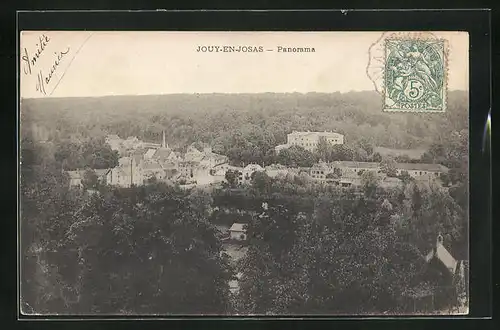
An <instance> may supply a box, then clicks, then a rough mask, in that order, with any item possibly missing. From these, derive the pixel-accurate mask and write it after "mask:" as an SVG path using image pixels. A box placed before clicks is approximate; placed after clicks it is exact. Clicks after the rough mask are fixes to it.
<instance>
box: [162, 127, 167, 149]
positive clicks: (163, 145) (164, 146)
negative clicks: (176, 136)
mask: <svg viewBox="0 0 500 330" xmlns="http://www.w3.org/2000/svg"><path fill="white" fill-rule="evenodd" d="M161 147H162V148H166V143H165V131H163V142H162V144H161Z"/></svg>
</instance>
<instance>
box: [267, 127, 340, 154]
mask: <svg viewBox="0 0 500 330" xmlns="http://www.w3.org/2000/svg"><path fill="white" fill-rule="evenodd" d="M321 139H323V140H324V141H325V142H327V143H329V144H331V145H336V144H343V143H344V136H343V135H342V134H339V133H334V132H327V131H323V132H309V131H307V132H296V131H294V132H292V133H290V134H288V135H287V143H286V144H282V145H278V146H276V147H275V151H276V152H279V151H281V150H283V149H285V148H289V147H291V146H300V147H302V148H304V149H306V150H308V151H314V150H316V148H317V146H318V143H319V141H320V140H321Z"/></svg>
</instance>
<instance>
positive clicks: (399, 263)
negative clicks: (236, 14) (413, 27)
mask: <svg viewBox="0 0 500 330" xmlns="http://www.w3.org/2000/svg"><path fill="white" fill-rule="evenodd" d="M19 46H20V48H19V66H18V69H19V70H18V72H19V77H20V91H19V92H20V107H19V111H20V117H19V118H20V172H19V173H20V178H19V180H20V181H19V182H20V199H19V204H20V218H19V225H20V226H19V228H20V251H19V253H20V267H21V269H20V306H21V312H22V314H24V315H80V316H81V315H161V316H172V315H226V316H234V315H278V316H280V315H281V316H292V315H324V316H325V315H326V316H336V315H350V316H365V315H370V316H373V315H457V314H468V306H469V299H468V278H469V275H468V274H469V262H468V260H469V241H468V228H469V216H468V214H469V211H468V208H469V205H468V204H469V198H468V180H469V170H468V169H469V165H468V163H469V162H468V161H469V153H468V141H469V130H468V125H469V123H468V118H469V97H468V91H469V80H468V79H469V77H468V72H469V69H468V65H469V60H468V58H469V56H468V49H469V37H468V34H467V33H466V32H450V31H448V32H440V31H431V32H405V31H401V32H387V33H384V32H133V31H127V32H123V31H122V32H117V31H113V32H111V31H93V32H87V31H71V32H69V31H65V32H63V31H22V33H21V36H20V43H19Z"/></svg>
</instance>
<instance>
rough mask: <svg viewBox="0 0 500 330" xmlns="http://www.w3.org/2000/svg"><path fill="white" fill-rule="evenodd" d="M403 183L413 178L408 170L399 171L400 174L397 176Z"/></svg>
mask: <svg viewBox="0 0 500 330" xmlns="http://www.w3.org/2000/svg"><path fill="white" fill-rule="evenodd" d="M397 177H398V178H399V179H400V180H401V181H403V183H408V182H410V181H412V180H413V178H412V177H411V175H410V174H409V173H408V171H401V174H399V175H398V176H397Z"/></svg>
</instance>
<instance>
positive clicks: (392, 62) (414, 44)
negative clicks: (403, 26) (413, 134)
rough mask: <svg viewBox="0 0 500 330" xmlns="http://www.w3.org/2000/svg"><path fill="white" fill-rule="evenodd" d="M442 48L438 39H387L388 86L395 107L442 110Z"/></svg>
mask: <svg viewBox="0 0 500 330" xmlns="http://www.w3.org/2000/svg"><path fill="white" fill-rule="evenodd" d="M440 48H441V49H440ZM440 50H441V51H442V47H439V46H436V44H435V42H433V43H431V42H425V41H419V40H402V41H393V40H391V41H388V43H387V52H388V55H387V59H386V61H387V62H386V70H387V72H386V81H385V87H386V97H387V98H389V99H390V100H391V101H392V103H394V107H399V108H406V109H424V110H425V109H427V110H442V107H441V105H442V101H443V81H444V68H443V58H442V56H441V55H440V54H439V53H440ZM390 108H391V107H390Z"/></svg>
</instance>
